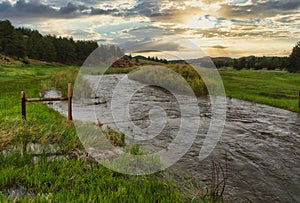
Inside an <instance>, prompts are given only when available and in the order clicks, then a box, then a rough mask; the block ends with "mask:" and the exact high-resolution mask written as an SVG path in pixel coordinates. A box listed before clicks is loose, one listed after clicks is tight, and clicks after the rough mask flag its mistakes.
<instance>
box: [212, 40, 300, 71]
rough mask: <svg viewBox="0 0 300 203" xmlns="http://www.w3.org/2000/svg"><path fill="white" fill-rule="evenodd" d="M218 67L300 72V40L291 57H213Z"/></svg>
mask: <svg viewBox="0 0 300 203" xmlns="http://www.w3.org/2000/svg"><path fill="white" fill-rule="evenodd" d="M212 61H213V62H214V64H215V66H216V67H217V68H223V67H233V68H234V69H236V70H241V69H253V70H262V69H266V70H276V69H278V70H287V71H289V72H293V73H295V72H300V42H298V43H297V44H296V46H295V47H294V48H293V50H292V53H291V55H290V56H289V57H266V56H263V57H256V56H248V57H241V58H238V59H232V58H229V57H218V58H212Z"/></svg>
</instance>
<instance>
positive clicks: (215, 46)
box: [210, 45, 228, 49]
mask: <svg viewBox="0 0 300 203" xmlns="http://www.w3.org/2000/svg"><path fill="white" fill-rule="evenodd" d="M210 48H213V49H227V48H228V47H225V46H222V45H214V46H211V47H210Z"/></svg>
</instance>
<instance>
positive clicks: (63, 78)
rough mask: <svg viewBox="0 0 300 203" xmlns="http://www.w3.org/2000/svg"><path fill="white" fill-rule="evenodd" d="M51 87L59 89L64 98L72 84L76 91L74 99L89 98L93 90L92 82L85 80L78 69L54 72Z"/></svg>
mask: <svg viewBox="0 0 300 203" xmlns="http://www.w3.org/2000/svg"><path fill="white" fill-rule="evenodd" d="M50 81H51V86H52V87H54V88H56V89H58V90H59V91H60V92H61V93H62V95H63V96H67V95H68V83H72V84H73V86H74V84H75V82H76V84H75V86H74V88H76V91H74V95H73V96H74V97H76V98H89V97H90V96H91V95H92V88H91V86H90V82H89V81H88V80H87V79H86V78H84V76H83V75H82V74H78V70H77V69H68V70H62V71H57V72H54V74H53V76H52V77H51V80H50Z"/></svg>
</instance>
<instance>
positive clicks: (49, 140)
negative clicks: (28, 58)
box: [0, 66, 211, 202]
mask: <svg viewBox="0 0 300 203" xmlns="http://www.w3.org/2000/svg"><path fill="white" fill-rule="evenodd" d="M74 68H75V69H77V67H52V66H42V67H39V66H19V67H14V66H0V109H1V111H0V202H50V201H51V202H75V201H76V202H187V201H190V200H191V198H192V197H191V196H188V195H186V194H183V193H182V191H181V188H179V187H178V186H176V184H175V183H174V182H173V181H171V180H169V179H166V178H164V177H163V175H162V173H157V174H154V175H146V176H130V175H123V174H119V173H116V172H114V171H111V170H109V169H107V168H105V167H104V166H102V165H100V164H98V163H91V162H88V160H86V159H82V158H78V157H76V156H71V155H72V154H71V153H70V152H72V151H73V150H74V149H82V145H81V143H80V141H79V139H78V137H77V136H76V131H75V128H74V126H73V125H69V124H68V123H67V121H66V118H65V117H63V116H62V115H60V114H59V113H58V112H56V111H54V110H53V109H51V108H49V107H48V106H47V105H45V104H44V103H41V102H37V103H27V121H23V120H22V119H21V91H26V95H27V97H28V98H31V97H39V96H40V92H41V90H42V89H43V86H44V84H49V80H51V77H52V76H53V75H55V73H56V72H59V71H61V70H71V71H72V70H73V69H74ZM120 138H121V141H123V140H122V139H123V138H122V136H121V137H120ZM28 143H36V144H39V145H41V146H44V147H47V146H49V145H50V144H52V145H55V147H56V148H57V151H56V154H57V155H55V156H54V157H52V159H49V154H47V153H49V152H47V151H45V152H44V153H42V154H41V155H40V156H39V157H38V158H39V160H38V161H37V162H34V161H33V160H34V159H33V158H34V157H33V156H34V155H33V154H32V153H29V152H25V151H24V146H26V145H27V144H28ZM15 147H17V148H18V149H19V150H16V149H14V148H15ZM22 149H23V153H21V150H22ZM7 150H8V152H9V153H7V152H6V153H3V152H4V151H7ZM127 150H129V152H132V153H140V152H139V150H138V147H136V146H134V147H133V148H132V149H129V148H127ZM55 157H56V158H55ZM50 158H51V157H50ZM19 187H22V188H26V190H28V191H29V192H30V193H31V194H34V196H29V197H18V198H17V199H11V198H8V197H7V196H5V193H6V191H7V190H8V189H10V188H19ZM203 201H204V202H211V201H210V200H209V197H206V198H204V199H202V197H201V196H199V197H197V198H196V200H195V201H194V202H203Z"/></svg>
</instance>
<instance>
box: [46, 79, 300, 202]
mask: <svg viewBox="0 0 300 203" xmlns="http://www.w3.org/2000/svg"><path fill="white" fill-rule="evenodd" d="M122 78H124V75H107V76H104V77H103V78H102V80H101V83H100V85H99V77H98V76H88V79H89V80H90V81H91V84H92V86H93V88H94V89H95V90H96V91H95V97H97V98H96V99H93V100H90V101H88V102H84V104H78V103H74V110H75V112H74V118H75V119H77V120H82V121H90V122H96V121H97V120H100V121H101V122H102V123H104V124H107V125H110V126H121V127H123V128H122V131H126V132H125V133H126V135H127V137H126V140H127V142H129V143H138V144H140V145H141V146H142V147H143V148H144V149H145V150H149V151H157V150H160V149H163V148H167V147H168V145H169V144H170V143H171V142H172V140H173V139H174V138H175V137H176V134H177V132H178V128H179V126H180V117H181V112H180V109H179V104H178V102H177V101H176V98H175V97H174V96H172V95H171V94H169V93H168V92H166V91H163V90H160V89H157V88H153V87H146V88H142V89H140V83H138V82H135V81H131V80H127V81H126V82H125V84H123V86H122V88H123V90H124V91H123V93H124V94H126V89H127V90H128V92H130V91H131V90H132V89H134V92H135V93H134V95H133V96H132V98H131V100H130V106H129V110H130V117H131V120H132V122H133V123H134V125H135V126H138V127H139V128H138V129H140V130H141V131H146V132H143V133H145V134H148V135H149V136H150V137H151V133H153V131H151V130H150V131H147V130H148V129H149V128H148V127H149V126H151V120H157V121H162V123H164V125H163V128H161V126H160V125H159V126H158V127H157V130H159V131H160V133H158V135H157V136H155V137H153V138H152V137H151V138H152V139H150V140H144V141H137V140H136V139H134V138H135V137H134V135H135V134H136V133H138V132H136V129H135V130H133V129H132V126H131V125H132V123H131V122H130V121H129V120H122V121H121V120H120V119H116V118H115V119H114V118H113V116H112V113H111V112H112V110H111V101H112V99H120V100H121V99H122V97H115V98H113V97H112V94H113V91H114V89H115V88H116V84H117V83H118V82H119V81H120V80H121V79H122ZM52 93H53V92H52ZM54 96H55V95H54ZM185 99H186V101H189V97H188V96H186V98H185ZM198 105H199V109H200V118H201V124H200V126H199V129H198V134H197V137H196V139H195V141H194V144H193V145H192V147H191V148H190V150H189V151H188V153H187V154H186V155H185V156H184V157H183V158H181V159H180V161H179V162H178V163H176V164H175V165H174V166H173V168H175V169H177V170H178V169H179V170H180V171H182V172H184V173H187V174H189V175H191V176H193V177H195V176H196V177H199V178H200V179H202V180H203V181H204V182H209V179H210V174H211V160H215V161H217V162H222V163H224V162H225V159H227V160H228V170H229V178H228V184H227V187H226V191H225V193H226V196H227V197H229V199H230V200H232V201H233V202H300V192H299V191H300V115H298V114H295V113H292V112H289V111H285V110H281V109H278V108H273V107H269V106H265V105H259V104H254V103H250V102H245V101H241V100H236V99H227V119H226V125H225V128H224V130H223V134H222V137H221V139H220V140H219V142H218V144H217V146H216V148H215V149H214V151H213V153H212V154H211V155H210V156H209V157H208V158H207V159H205V160H204V161H199V159H198V156H199V151H200V149H201V147H202V143H203V141H204V138H205V136H206V133H207V131H208V126H209V123H210V119H211V113H210V100H209V99H208V98H198ZM51 106H52V107H53V108H54V109H56V110H58V111H60V112H61V113H63V114H67V110H66V105H65V104H64V103H61V102H55V103H52V104H51ZM184 108H189V107H188V105H186V106H185V107H184ZM153 109H154V111H153ZM151 111H152V113H151ZM149 112H150V115H149ZM153 112H154V113H153ZM190 116H195V115H190ZM115 120H118V122H119V123H115V122H114V121H115ZM124 126H128V128H127V129H124ZM185 127H186V128H187V129H189V128H193V127H194V128H195V127H197V126H194V124H193V123H190V124H188V126H185ZM150 129H151V128H150ZM152 130H153V129H152ZM154 132H155V129H154ZM148 138H149V137H148ZM226 157H227V158H226Z"/></svg>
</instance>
